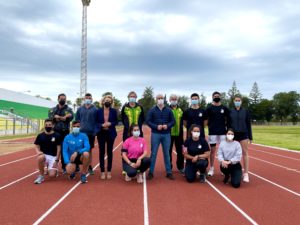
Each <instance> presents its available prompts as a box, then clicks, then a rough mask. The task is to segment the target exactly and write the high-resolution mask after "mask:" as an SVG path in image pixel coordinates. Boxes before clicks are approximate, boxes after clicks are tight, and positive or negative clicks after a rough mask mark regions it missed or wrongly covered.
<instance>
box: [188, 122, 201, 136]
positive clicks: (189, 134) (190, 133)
mask: <svg viewBox="0 0 300 225" xmlns="http://www.w3.org/2000/svg"><path fill="white" fill-rule="evenodd" d="M195 127H198V128H199V130H200V132H201V126H199V125H198V124H192V125H191V126H190V129H189V132H188V137H189V138H190V137H191V136H192V130H193V129H194V128H195Z"/></svg>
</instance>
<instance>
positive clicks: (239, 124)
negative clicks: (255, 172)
mask: <svg viewBox="0 0 300 225" xmlns="http://www.w3.org/2000/svg"><path fill="white" fill-rule="evenodd" d="M234 105H235V108H234V109H231V110H230V113H229V120H230V122H229V124H230V126H229V127H230V128H232V129H233V131H234V140H236V141H238V142H240V144H241V146H242V152H243V162H244V174H243V181H244V182H246V183H248V182H249V174H248V170H249V156H248V142H250V143H251V142H252V128H251V118H250V113H249V111H248V110H245V109H244V108H242V107H241V106H242V97H241V96H240V95H236V96H235V97H234Z"/></svg>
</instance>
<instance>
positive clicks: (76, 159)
mask: <svg viewBox="0 0 300 225" xmlns="http://www.w3.org/2000/svg"><path fill="white" fill-rule="evenodd" d="M81 156H82V154H77V156H76V158H75V160H74V162H72V163H75V164H76V165H81V164H82V162H81V160H80V158H81Z"/></svg>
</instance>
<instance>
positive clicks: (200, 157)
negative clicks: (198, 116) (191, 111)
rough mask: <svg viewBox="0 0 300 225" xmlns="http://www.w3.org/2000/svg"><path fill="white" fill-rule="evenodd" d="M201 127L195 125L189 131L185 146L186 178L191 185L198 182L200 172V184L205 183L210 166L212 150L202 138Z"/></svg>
mask: <svg viewBox="0 0 300 225" xmlns="http://www.w3.org/2000/svg"><path fill="white" fill-rule="evenodd" d="M200 130H201V129H200V126H198V125H196V124H193V125H191V127H190V130H189V133H188V135H189V137H188V139H187V140H186V141H185V142H184V144H183V152H184V157H185V158H186V165H185V177H186V180H187V181H188V182H189V183H191V182H194V181H195V180H196V174H197V172H198V171H200V182H201V183H204V182H205V180H206V178H205V172H206V168H207V166H208V157H209V155H210V149H209V146H208V144H207V141H206V140H205V138H202V137H200Z"/></svg>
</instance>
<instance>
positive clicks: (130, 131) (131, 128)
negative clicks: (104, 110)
mask: <svg viewBox="0 0 300 225" xmlns="http://www.w3.org/2000/svg"><path fill="white" fill-rule="evenodd" d="M135 127H138V128H139V129H140V127H139V125H137V124H131V126H130V128H129V136H130V137H131V136H132V131H133V128H135Z"/></svg>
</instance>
